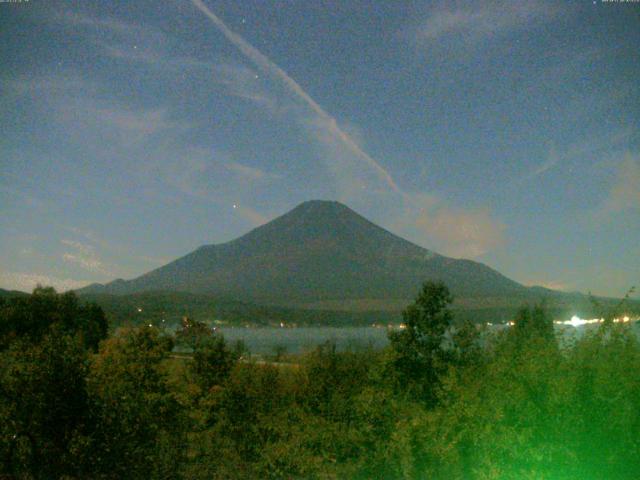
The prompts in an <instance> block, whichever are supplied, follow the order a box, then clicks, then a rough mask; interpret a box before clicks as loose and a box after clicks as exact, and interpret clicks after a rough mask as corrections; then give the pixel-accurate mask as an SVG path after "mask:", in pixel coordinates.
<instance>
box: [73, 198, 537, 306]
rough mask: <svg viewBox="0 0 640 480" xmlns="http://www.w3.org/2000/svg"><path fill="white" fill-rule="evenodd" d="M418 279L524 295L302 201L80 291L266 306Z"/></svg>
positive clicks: (341, 296)
mask: <svg viewBox="0 0 640 480" xmlns="http://www.w3.org/2000/svg"><path fill="white" fill-rule="evenodd" d="M425 280H442V281H444V282H445V283H446V284H447V285H448V286H449V287H450V289H451V290H452V291H453V293H454V294H455V295H457V296H459V297H484V296H489V295H490V296H504V295H515V296H520V295H525V294H526V292H527V291H528V289H527V288H526V287H524V286H522V285H520V284H518V283H517V282H514V281H512V280H510V279H508V278H507V277H505V276H503V275H501V274H500V273H498V272H496V271H495V270H493V269H491V268H489V267H487V266H486V265H483V264H481V263H477V262H473V261H470V260H456V259H452V258H447V257H444V256H442V255H438V254H436V253H434V252H431V251H429V250H427V249H424V248H422V247H419V246H417V245H415V244H413V243H411V242H409V241H407V240H404V239H402V238H400V237H398V236H396V235H394V234H392V233H390V232H388V231H387V230H385V229H383V228H381V227H379V226H377V225H375V224H373V223H371V222H370V221H368V220H367V219H365V218H364V217H362V216H360V215H358V214H357V213H355V212H354V211H353V210H351V209H350V208H348V207H346V206H345V205H343V204H340V203H338V202H329V201H319V200H315V201H309V202H305V203H302V204H300V205H299V206H297V207H296V208H294V209H293V210H291V211H290V212H288V213H286V214H285V215H282V216H281V217H278V218H276V219H275V220H273V221H271V222H269V223H267V224H265V225H262V226H260V227H258V228H256V229H254V230H252V231H250V232H249V233H247V234H246V235H244V236H242V237H240V238H237V239H236V240H233V241H230V242H227V243H223V244H219V245H206V246H203V247H200V248H198V249H197V250H195V251H193V252H191V253H189V254H188V255H185V256H184V257H182V258H179V259H177V260H175V261H173V262H171V263H169V264H167V265H165V266H163V267H160V268H158V269H156V270H153V271H151V272H149V273H147V274H144V275H142V276H140V277H138V278H135V279H133V280H128V281H126V280H116V281H114V282H111V283H109V284H107V285H104V286H102V285H98V284H94V285H90V286H88V287H85V288H84V289H81V290H79V291H78V292H79V293H109V294H131V293H136V292H144V291H183V292H192V293H207V294H214V295H217V296H220V297H223V298H228V299H237V300H244V301H252V302H259V303H272V304H282V305H287V304H305V303H313V302H321V301H335V300H392V299H410V298H412V297H413V296H414V295H415V293H416V292H417V290H418V288H419V287H420V285H421V284H422V283H423V282H424V281H425Z"/></svg>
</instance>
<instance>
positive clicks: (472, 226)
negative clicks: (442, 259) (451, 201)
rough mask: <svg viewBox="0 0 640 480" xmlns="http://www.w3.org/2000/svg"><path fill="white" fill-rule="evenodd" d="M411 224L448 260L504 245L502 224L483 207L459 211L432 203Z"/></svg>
mask: <svg viewBox="0 0 640 480" xmlns="http://www.w3.org/2000/svg"><path fill="white" fill-rule="evenodd" d="M413 222H414V223H415V226H416V228H417V231H418V233H419V234H423V235H425V237H426V238H428V239H429V240H430V242H431V243H432V244H433V245H434V247H435V249H436V250H438V251H439V252H440V253H443V254H445V255H448V256H451V257H456V258H476V257H480V256H482V255H484V254H486V253H487V252H489V251H491V250H493V249H495V248H497V247H499V246H501V245H503V244H504V242H505V229H506V227H505V225H504V224H503V223H502V222H501V221H499V220H498V219H496V218H494V217H493V216H492V215H491V212H490V211H489V209H487V208H479V209H472V210H468V209H467V210H463V209H459V208H451V207H448V206H446V205H440V204H436V205H434V206H430V207H429V208H425V209H423V210H422V211H421V212H420V213H419V214H418V215H417V216H416V217H415V218H414V219H413Z"/></svg>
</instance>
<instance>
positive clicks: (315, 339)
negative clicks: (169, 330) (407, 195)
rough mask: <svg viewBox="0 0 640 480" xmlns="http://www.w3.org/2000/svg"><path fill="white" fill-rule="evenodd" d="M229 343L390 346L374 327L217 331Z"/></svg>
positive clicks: (295, 349)
mask: <svg viewBox="0 0 640 480" xmlns="http://www.w3.org/2000/svg"><path fill="white" fill-rule="evenodd" d="M598 326H599V325H591V324H586V325H584V326H582V325H580V326H577V327H576V326H573V325H572V324H571V323H568V322H567V323H564V324H556V331H557V332H558V333H559V334H560V336H561V337H562V338H564V339H570V338H575V336H577V335H578V336H579V335H581V334H583V333H585V332H587V331H592V330H595V329H596V328H598ZM632 326H633V327H632V328H633V330H634V331H635V332H636V333H637V334H639V335H640V322H633V323H632ZM487 328H488V329H489V330H490V331H498V330H501V329H504V328H508V326H505V325H492V326H488V327H487ZM218 331H219V332H221V333H222V334H223V335H224V337H225V339H226V340H227V342H228V343H229V344H230V345H233V344H234V343H235V342H236V341H238V340H242V341H243V342H244V343H245V344H246V346H247V347H248V349H249V351H250V352H251V353H253V354H261V355H265V354H272V353H274V351H275V350H276V349H283V348H284V349H285V351H286V352H287V353H301V352H304V351H308V350H312V349H314V348H315V347H316V346H318V345H320V344H322V343H324V342H327V341H330V342H335V344H336V348H337V349H338V350H347V349H353V350H358V349H363V348H368V347H372V348H382V347H384V346H385V345H387V343H388V340H387V329H386V328H374V327H352V328H334V327H300V328H241V327H235V328H234V327H226V328H220V329H218Z"/></svg>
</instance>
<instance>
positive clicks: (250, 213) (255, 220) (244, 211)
mask: <svg viewBox="0 0 640 480" xmlns="http://www.w3.org/2000/svg"><path fill="white" fill-rule="evenodd" d="M235 209H236V210H237V211H238V213H239V214H240V215H241V216H242V217H243V218H244V219H245V220H247V221H248V222H249V223H251V224H252V225H253V226H254V227H258V226H260V225H262V224H265V223H267V222H268V221H269V219H268V218H267V217H265V216H264V215H262V214H260V213H259V212H258V211H256V210H254V209H253V208H251V207H248V206H245V205H236V206H235Z"/></svg>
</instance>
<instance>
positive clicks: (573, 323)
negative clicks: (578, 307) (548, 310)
mask: <svg viewBox="0 0 640 480" xmlns="http://www.w3.org/2000/svg"><path fill="white" fill-rule="evenodd" d="M564 323H565V324H566V325H571V326H572V327H580V326H582V325H584V324H585V323H589V322H587V321H586V320H582V319H581V318H580V317H578V316H577V315H574V316H573V317H571V320H569V321H568V322H564Z"/></svg>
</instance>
